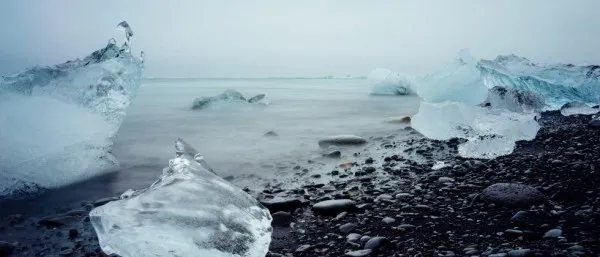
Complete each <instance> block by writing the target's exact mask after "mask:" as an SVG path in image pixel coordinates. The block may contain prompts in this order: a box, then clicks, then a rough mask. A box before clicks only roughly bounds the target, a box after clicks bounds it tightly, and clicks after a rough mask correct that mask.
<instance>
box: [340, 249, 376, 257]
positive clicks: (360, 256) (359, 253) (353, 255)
mask: <svg viewBox="0 0 600 257" xmlns="http://www.w3.org/2000/svg"><path fill="white" fill-rule="evenodd" d="M372 252H373V250H371V249H364V250H356V251H350V252H347V253H345V255H346V256H350V257H364V256H369V255H371V253H372Z"/></svg>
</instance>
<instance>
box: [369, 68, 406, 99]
mask: <svg viewBox="0 0 600 257" xmlns="http://www.w3.org/2000/svg"><path fill="white" fill-rule="evenodd" d="M368 79H369V81H370V83H371V94H372V95H409V94H415V90H416V86H415V82H414V80H413V79H412V78H410V77H409V76H407V75H404V74H400V73H398V72H393V71H390V70H387V69H383V68H377V69H374V70H373V71H371V73H370V74H369V76H368Z"/></svg>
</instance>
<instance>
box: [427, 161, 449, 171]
mask: <svg viewBox="0 0 600 257" xmlns="http://www.w3.org/2000/svg"><path fill="white" fill-rule="evenodd" d="M448 166H449V165H448V164H446V163H445V162H443V161H437V162H435V164H433V166H431V169H432V170H439V169H443V168H445V167H448Z"/></svg>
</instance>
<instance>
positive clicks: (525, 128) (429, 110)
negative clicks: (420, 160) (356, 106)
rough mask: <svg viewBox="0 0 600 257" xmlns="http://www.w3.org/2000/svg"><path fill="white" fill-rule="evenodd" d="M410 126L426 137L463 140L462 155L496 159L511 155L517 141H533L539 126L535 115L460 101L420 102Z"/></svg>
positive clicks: (459, 148)
mask: <svg viewBox="0 0 600 257" xmlns="http://www.w3.org/2000/svg"><path fill="white" fill-rule="evenodd" d="M411 125H412V126H413V128H415V129H416V130H417V131H419V132H420V133H421V134H423V135H424V136H426V137H428V138H431V139H437V140H448V139H451V138H463V139H466V140H467V142H465V143H462V144H461V145H459V147H458V151H459V154H460V155H461V156H463V157H470V158H495V157H498V156H501V155H506V154H510V153H511V152H512V151H513V149H514V146H515V142H516V141H518V140H532V139H533V138H535V135H536V134H537V131H538V130H539V128H540V126H539V124H538V123H537V121H536V114H535V113H529V112H527V113H516V112H511V111H508V110H504V109H489V108H482V107H477V106H473V105H470V104H466V103H460V102H449V101H447V102H442V103H430V102H421V105H420V106H419V111H418V113H417V114H415V115H414V116H413V117H412V122H411Z"/></svg>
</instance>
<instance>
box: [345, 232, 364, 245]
mask: <svg viewBox="0 0 600 257" xmlns="http://www.w3.org/2000/svg"><path fill="white" fill-rule="evenodd" d="M361 237H362V236H361V235H360V234H358V233H350V234H348V235H347V236H346V241H348V242H350V243H356V242H358V240H360V238H361Z"/></svg>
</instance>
